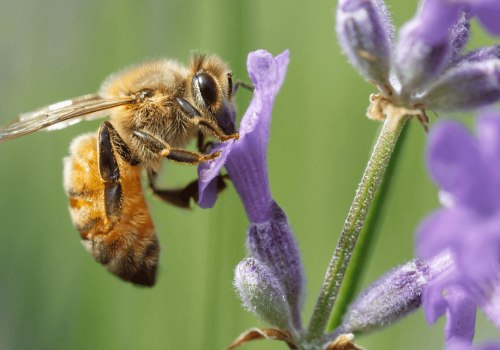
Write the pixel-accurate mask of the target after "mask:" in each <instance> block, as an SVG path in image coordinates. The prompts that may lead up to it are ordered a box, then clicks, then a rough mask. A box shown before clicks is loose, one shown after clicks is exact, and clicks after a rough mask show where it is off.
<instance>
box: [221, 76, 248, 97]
mask: <svg viewBox="0 0 500 350" xmlns="http://www.w3.org/2000/svg"><path fill="white" fill-rule="evenodd" d="M227 82H228V83H229V96H231V97H233V96H234V95H236V92H237V91H238V88H239V87H240V86H241V87H243V88H245V89H247V90H250V91H253V90H254V87H253V85H252V84H248V83H245V82H244V81H241V80H237V81H236V84H234V86H233V73H227Z"/></svg>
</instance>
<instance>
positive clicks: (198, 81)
mask: <svg viewBox="0 0 500 350" xmlns="http://www.w3.org/2000/svg"><path fill="white" fill-rule="evenodd" d="M190 69H191V72H193V76H192V78H191V81H190V83H191V93H192V95H193V99H194V102H195V104H196V107H197V108H199V109H200V110H202V111H203V112H204V114H205V115H207V116H209V117H211V118H212V119H214V121H215V122H216V123H217V125H218V126H219V127H220V128H221V129H222V130H223V131H224V132H225V133H226V134H228V135H229V134H232V133H234V132H235V126H234V122H235V117H236V111H235V107H234V104H233V102H232V100H231V96H232V81H231V73H230V70H229V67H228V66H227V64H226V63H224V62H223V61H222V60H221V59H220V58H218V57H217V56H203V55H196V56H194V57H193V58H192V59H191V62H190Z"/></svg>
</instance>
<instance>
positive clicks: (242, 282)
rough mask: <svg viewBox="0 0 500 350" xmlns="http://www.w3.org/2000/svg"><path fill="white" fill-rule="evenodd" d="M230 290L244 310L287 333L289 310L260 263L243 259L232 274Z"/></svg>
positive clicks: (280, 288)
mask: <svg viewBox="0 0 500 350" xmlns="http://www.w3.org/2000/svg"><path fill="white" fill-rule="evenodd" d="M234 286H235V288H236V291H237V292H238V294H239V296H240V298H241V300H242V301H243V305H244V307H245V308H246V309H248V310H249V311H251V312H253V313H254V314H255V315H256V316H257V317H259V318H261V319H263V320H266V321H267V322H269V323H270V324H272V325H274V326H277V327H279V328H281V329H286V330H289V329H290V322H289V320H290V308H289V306H288V304H287V301H286V296H285V293H284V292H283V288H282V287H281V285H280V283H279V281H278V279H277V278H276V276H274V275H273V273H272V272H271V270H270V269H269V268H268V267H267V266H266V265H265V264H263V263H261V262H260V261H258V260H256V259H253V258H247V259H244V260H243V261H241V262H240V263H239V264H238V266H237V267H236V270H235V272H234Z"/></svg>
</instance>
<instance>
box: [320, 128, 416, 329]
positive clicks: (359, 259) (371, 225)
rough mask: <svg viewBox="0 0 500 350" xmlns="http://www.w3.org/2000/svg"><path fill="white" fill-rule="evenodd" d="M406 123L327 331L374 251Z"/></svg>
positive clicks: (335, 323) (356, 288)
mask: <svg viewBox="0 0 500 350" xmlns="http://www.w3.org/2000/svg"><path fill="white" fill-rule="evenodd" d="M409 127H410V125H408V126H407V127H406V128H404V129H403V131H401V135H400V136H399V139H398V142H397V144H396V147H395V148H394V152H393V154H392V157H391V160H390V162H389V165H388V167H387V170H386V171H385V174H384V178H383V180H382V183H381V184H380V187H379V189H378V191H377V194H376V195H375V198H374V200H373V203H372V206H371V208H370V212H369V213H368V216H367V218H366V221H365V224H364V226H363V229H362V230H361V232H360V233H359V238H358V242H357V243H356V249H354V252H353V254H352V258H351V262H350V264H349V268H348V269H347V272H346V275H345V277H344V281H343V282H342V288H341V289H340V292H339V295H338V297H337V302H336V303H335V308H334V310H333V314H332V316H331V318H330V321H329V322H328V326H327V327H326V331H327V333H329V332H331V331H333V330H334V329H335V328H337V327H338V326H339V325H340V322H341V320H342V316H343V315H344V313H345V311H346V309H347V307H348V306H349V304H350V303H351V302H352V300H353V299H354V297H355V296H356V294H357V293H358V291H359V286H360V285H361V281H362V280H363V275H364V273H365V271H366V268H367V267H368V261H369V259H370V256H371V252H372V251H373V248H374V246H375V241H376V239H377V237H378V229H379V227H380V225H381V223H382V219H383V218H384V214H385V208H386V204H387V202H388V197H389V194H390V190H391V185H392V183H391V182H392V179H393V177H394V172H395V171H396V168H397V164H398V161H399V159H400V154H401V149H402V148H403V145H404V142H405V139H406V135H407V134H408V128H409Z"/></svg>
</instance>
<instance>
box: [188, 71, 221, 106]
mask: <svg viewBox="0 0 500 350" xmlns="http://www.w3.org/2000/svg"><path fill="white" fill-rule="evenodd" d="M193 83H194V87H195V92H196V90H198V91H199V93H200V95H201V98H202V99H203V102H204V104H205V106H206V107H209V106H211V105H213V104H214V103H215V102H216V101H217V96H218V91H217V90H218V87H217V84H216V82H215V81H214V79H213V78H212V77H211V76H210V75H209V74H207V73H203V72H202V73H197V74H196V75H195V76H194V78H193Z"/></svg>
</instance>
